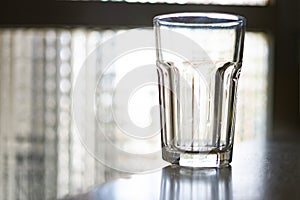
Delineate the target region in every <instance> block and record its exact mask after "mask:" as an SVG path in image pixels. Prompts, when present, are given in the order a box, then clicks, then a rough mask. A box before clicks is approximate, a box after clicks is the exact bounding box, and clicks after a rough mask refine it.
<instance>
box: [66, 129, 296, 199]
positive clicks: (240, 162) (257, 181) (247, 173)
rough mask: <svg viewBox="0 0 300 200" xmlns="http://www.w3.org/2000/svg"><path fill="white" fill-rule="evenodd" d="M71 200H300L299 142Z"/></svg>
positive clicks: (124, 182) (275, 143)
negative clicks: (225, 165) (224, 163)
mask: <svg viewBox="0 0 300 200" xmlns="http://www.w3.org/2000/svg"><path fill="white" fill-rule="evenodd" d="M296 135H299V134H296ZM283 138H284V139H283ZM72 199H97V200H135V199H136V200H148V199H149V200H156V199H159V200H179V199H182V200H191V199H243V200H244V199H249V200H255V199H300V139H299V136H297V137H295V135H294V136H286V135H285V136H284V137H278V138H276V139H274V138H273V139H255V140H251V141H247V142H243V143H240V144H237V145H235V147H234V157H233V162H232V164H231V167H228V168H222V169H214V168H211V169H192V168H182V167H178V166H171V165H170V166H167V167H164V168H163V169H160V170H157V171H155V172H152V173H147V174H136V175H130V176H128V177H126V178H119V179H116V180H112V181H109V182H106V183H104V184H101V185H99V186H96V187H95V188H94V189H92V190H91V191H90V192H88V193H86V194H82V195H79V196H76V197H73V198H72Z"/></svg>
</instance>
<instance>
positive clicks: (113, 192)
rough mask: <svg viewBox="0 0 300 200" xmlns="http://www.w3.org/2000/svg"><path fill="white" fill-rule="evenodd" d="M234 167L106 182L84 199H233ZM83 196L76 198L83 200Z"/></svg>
mask: <svg viewBox="0 0 300 200" xmlns="http://www.w3.org/2000/svg"><path fill="white" fill-rule="evenodd" d="M231 180H232V178H231V167H227V168H221V169H217V168H208V169H196V168H195V169H193V168H184V167H180V166H177V165H170V166H167V167H165V168H163V169H162V170H159V171H157V172H153V173H149V174H139V175H133V176H131V177H130V178H127V179H125V178H124V179H117V180H114V181H110V182H107V183H105V184H103V185H101V186H99V187H97V188H95V189H94V190H92V191H91V192H90V193H87V194H86V196H85V197H84V198H85V199H95V200H96V199H97V200H98V199H110V200H114V199H118V200H120V199H121V200H127V199H152V200H153V199H160V200H178V199H190V200H193V199H232V181H231ZM82 198H83V196H82V195H81V196H80V197H77V198H76V197H74V199H82Z"/></svg>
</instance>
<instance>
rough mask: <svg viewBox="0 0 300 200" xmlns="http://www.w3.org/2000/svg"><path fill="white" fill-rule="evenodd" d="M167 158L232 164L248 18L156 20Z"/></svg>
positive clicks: (162, 17)
mask: <svg viewBox="0 0 300 200" xmlns="http://www.w3.org/2000/svg"><path fill="white" fill-rule="evenodd" d="M154 29H155V36H156V56H157V61H156V64H157V72H158V82H159V102H160V122H161V128H162V129H161V142H162V157H163V159H164V160H166V161H168V162H170V163H173V164H179V165H181V166H188V167H223V166H228V165H229V163H230V162H231V160H232V150H233V141H234V126H235V107H236V106H235V104H236V96H237V95H236V92H237V85H238V79H239V76H240V72H241V66H242V55H243V43H244V34H245V18H243V17H241V16H236V15H232V14H222V13H175V14H166V15H160V16H157V17H155V18H154Z"/></svg>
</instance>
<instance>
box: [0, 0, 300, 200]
mask: <svg viewBox="0 0 300 200" xmlns="http://www.w3.org/2000/svg"><path fill="white" fill-rule="evenodd" d="M299 8H300V7H299V5H298V2H297V1H296V0H289V1H271V0H191V1H189V0H128V1H122V0H116V1H80V2H79V1H55V2H39V3H33V2H18V3H17V2H14V4H12V3H8V5H6V6H2V7H1V12H0V182H1V186H0V199H9V200H10V199H57V198H64V197H66V196H68V195H73V194H78V193H82V192H86V191H87V190H88V189H90V188H92V187H93V186H95V185H97V184H100V183H103V182H105V181H107V180H110V179H112V178H114V177H117V176H122V174H124V173H123V172H119V171H117V170H113V169H111V168H108V167H105V166H104V165H103V164H102V163H101V162H98V161H97V160H95V159H94V158H93V157H92V156H91V155H90V154H89V153H88V152H87V150H86V149H85V147H84V145H82V143H81V141H80V138H79V137H78V134H77V133H76V132H77V129H76V124H75V123H74V120H73V118H72V91H73V87H74V82H75V79H76V76H77V74H78V71H79V69H80V68H81V66H82V64H83V63H84V61H85V59H86V58H87V56H88V55H89V54H91V53H92V52H93V51H94V50H95V48H96V47H97V46H98V45H99V44H101V43H103V42H105V41H107V40H109V39H110V38H112V37H114V36H116V35H118V34H120V33H122V32H124V31H126V30H129V29H131V28H140V27H151V26H152V18H153V17H154V16H155V15H158V14H163V13H171V12H183V11H195V12H196V11H206V12H209V11H215V12H226V13H234V14H239V15H243V16H245V17H246V18H247V33H246V38H245V50H244V62H243V68H242V76H241V79H240V83H239V90H238V92H239V94H238V97H239V98H238V104H237V122H236V136H235V142H236V143H239V142H243V141H246V140H251V139H253V138H257V137H260V138H274V137H282V138H284V135H285V134H298V135H299V134H300V133H299V132H300V131H299V130H300V128H299V124H300V117H299V44H300V43H299V36H300V32H299V26H300V24H299V14H298V13H299ZM117 45H118V44H112V46H111V49H112V51H113V49H114V48H118V46H117ZM220 45H222V44H220ZM107 53H109V52H100V53H98V54H97V55H98V57H97V58H96V59H95V60H94V62H95V63H101V58H102V57H104V56H105V54H107ZM140 59H144V58H143V57H140ZM137 62H138V61H137ZM122 65H126V63H125V64H124V63H122ZM116 69H117V68H116ZM128 70H129V69H128ZM117 74H118V71H117V70H113V71H112V72H111V73H110V74H109V75H110V76H107V78H108V83H111V82H113V81H114V80H115V79H116V76H117ZM91 79H93V80H94V81H96V79H95V76H94V75H90V76H88V75H87V76H86V81H88V80H91ZM113 92H114V88H113V86H112V84H108V85H107V86H106V88H105V91H104V92H102V93H100V94H99V95H100V98H99V99H100V100H99V102H98V106H99V107H101V110H102V111H103V112H102V113H100V116H98V117H99V120H100V121H101V120H103V121H104V122H105V127H104V130H105V132H106V133H111V134H114V133H115V132H116V124H115V122H114V119H113V117H112V116H109V114H108V113H107V112H106V109H109V106H111V104H113V103H114V102H113V99H112V95H113ZM141 94H143V95H145V96H140V97H139V98H140V99H149V98H150V97H151V98H154V99H155V98H157V93H156V92H155V91H154V92H153V90H149V88H148V90H145V91H144V92H142V93H141ZM157 101H158V99H157ZM143 106H145V104H144V105H142V106H141V107H140V108H142V107H143ZM146 106H149V107H151V106H153V102H152V103H151V102H150V103H148V104H146ZM140 108H139V107H137V108H136V111H135V112H136V114H137V115H138V114H139V113H138V110H139V109H140ZM120 109H122V108H120ZM133 114H134V113H133ZM83 118H84V116H83ZM145 121H147V119H145V120H144V121H143V119H142V121H141V123H144V122H145ZM95 123H96V122H95ZM89 132H90V134H91V133H92V134H94V135H95V137H94V140H92V141H90V142H94V143H95V146H96V147H97V146H99V148H98V149H97V148H96V147H95V152H96V153H97V151H101V152H103V151H107V149H106V148H105V143H104V142H101V140H97V137H96V135H97V133H98V130H97V126H96V125H95V127H94V128H92V129H91V128H90V127H89ZM95 138H96V139H95ZM112 140H113V142H118V143H120V144H121V145H123V146H130V145H134V143H130V145H129V143H128V142H129V141H128V140H126V138H125V139H124V137H120V136H118V135H116V136H114V137H113V139H112ZM156 142H159V141H156ZM154 143H155V142H154ZM96 144H97V145H96ZM151 145H157V143H155V144H153V141H152V143H151V144H150V143H149V146H150V147H149V148H151ZM105 155H106V156H108V157H114V158H116V160H118V159H121V160H122V159H126V158H122V157H118V156H120V155H112V154H111V153H110V152H107V153H106V154H105ZM124 162H126V161H125V160H124ZM112 172H113V173H112Z"/></svg>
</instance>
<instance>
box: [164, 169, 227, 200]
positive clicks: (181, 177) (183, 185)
mask: <svg viewBox="0 0 300 200" xmlns="http://www.w3.org/2000/svg"><path fill="white" fill-rule="evenodd" d="M160 199H164V200H171V199H172V200H177V199H232V182H231V167H227V168H221V169H217V168H208V169H194V168H183V167H179V166H174V165H172V166H168V167H166V168H164V169H163V171H162V180H161V194H160Z"/></svg>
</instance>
